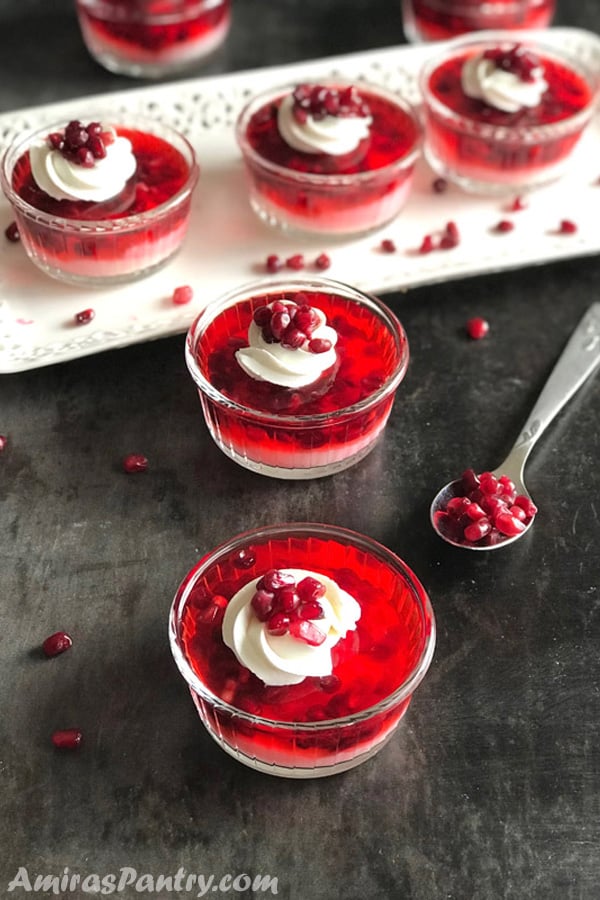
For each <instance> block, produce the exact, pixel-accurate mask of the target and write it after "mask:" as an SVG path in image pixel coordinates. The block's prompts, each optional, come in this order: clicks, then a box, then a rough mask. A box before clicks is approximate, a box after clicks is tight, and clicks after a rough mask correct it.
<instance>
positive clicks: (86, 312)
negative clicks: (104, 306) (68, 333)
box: [75, 309, 96, 325]
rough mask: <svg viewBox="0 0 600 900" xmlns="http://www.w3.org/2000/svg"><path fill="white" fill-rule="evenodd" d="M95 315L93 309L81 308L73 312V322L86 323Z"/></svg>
mask: <svg viewBox="0 0 600 900" xmlns="http://www.w3.org/2000/svg"><path fill="white" fill-rule="evenodd" d="M95 315H96V312H95V310H93V309H82V310H81V312H78V313H75V323H76V324H77V325H87V324H88V322H91V321H92V319H93V318H94V316H95Z"/></svg>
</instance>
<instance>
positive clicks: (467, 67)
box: [461, 54, 548, 113]
mask: <svg viewBox="0 0 600 900" xmlns="http://www.w3.org/2000/svg"><path fill="white" fill-rule="evenodd" d="M461 85H462V89H463V91H464V92H465V94H466V95H467V96H468V97H472V98H473V99H474V100H483V101H484V103H487V104H488V105H489V106H493V107H494V108H495V109H499V110H500V111H501V112H507V113H515V112H519V110H521V109H525V108H528V109H531V108H533V107H535V106H537V105H538V104H539V103H540V101H541V99H542V96H543V95H544V93H545V91H546V90H547V88H548V83H547V82H546V80H545V78H544V69H543V67H542V66H541V65H539V66H535V67H533V68H530V69H528V71H527V77H526V78H523V77H522V74H521V73H519V72H518V71H511V70H510V69H506V68H502V67H501V66H499V65H497V61H496V60H495V59H493V58H490V57H489V56H486V55H485V54H481V55H478V56H473V57H471V58H470V59H468V60H467V61H466V62H465V64H464V65H463V67H462V71H461Z"/></svg>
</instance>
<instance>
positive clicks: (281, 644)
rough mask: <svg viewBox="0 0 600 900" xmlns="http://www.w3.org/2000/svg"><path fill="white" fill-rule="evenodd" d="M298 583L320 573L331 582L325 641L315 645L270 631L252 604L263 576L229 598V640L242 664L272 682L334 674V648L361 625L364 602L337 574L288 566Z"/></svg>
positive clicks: (324, 603) (323, 621)
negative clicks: (340, 583) (332, 653)
mask: <svg viewBox="0 0 600 900" xmlns="http://www.w3.org/2000/svg"><path fill="white" fill-rule="evenodd" d="M281 571H283V572H284V573H286V574H289V575H291V576H292V577H293V578H294V580H295V581H296V582H299V581H301V580H302V579H303V578H307V577H310V578H316V579H318V580H319V581H320V582H321V583H322V584H323V585H324V586H325V594H324V595H323V596H322V597H320V598H319V601H318V602H319V604H320V606H321V608H322V611H323V617H322V618H319V619H315V620H314V625H315V626H316V627H317V628H318V629H319V630H320V631H322V632H323V633H324V634H325V639H324V641H323V643H321V644H320V645H319V646H312V645H310V644H307V643H305V642H304V641H302V640H298V639H297V638H295V637H293V636H292V635H291V634H282V635H273V634H269V632H268V631H267V629H266V627H265V623H264V622H261V621H260V620H259V619H258V617H257V616H256V615H255V613H254V610H253V608H252V598H253V596H254V594H255V592H256V585H257V583H258V582H259V581H260V578H254V579H253V580H252V581H250V582H248V584H246V585H244V587H242V588H241V589H240V590H239V591H238V592H237V593H236V594H234V596H233V597H232V598H231V600H230V601H229V603H228V605H227V608H226V610H225V616H224V618H223V626H222V629H223V630H222V634H223V641H224V643H225V644H226V645H227V646H228V647H229V648H230V650H232V651H233V652H234V654H235V655H236V657H237V659H238V662H239V663H240V665H242V666H245V667H246V668H248V669H250V671H251V672H253V673H254V674H255V675H256V676H257V677H258V678H260V679H261V681H263V682H264V684H266V685H270V686H274V685H285V684H299V683H300V682H301V681H303V680H304V679H305V678H306V677H307V676H313V677H324V676H326V675H331V674H332V670H333V662H332V659H331V649H332V648H333V647H335V645H336V644H337V643H338V641H340V640H341V639H342V638H343V637H345V636H346V634H347V633H348V632H349V631H353V630H354V629H355V628H356V623H357V622H358V620H359V619H360V615H361V609H360V605H359V604H358V602H357V601H356V600H355V599H354V597H352V596H351V595H350V594H349V593H348V592H347V591H344V590H343V589H342V588H340V586H339V585H338V584H337V582H335V581H334V580H333V579H332V578H329V577H328V576H327V575H321V574H319V573H316V572H310V571H307V570H305V569H292V568H289V569H283V570H281Z"/></svg>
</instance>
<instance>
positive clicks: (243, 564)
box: [233, 547, 256, 569]
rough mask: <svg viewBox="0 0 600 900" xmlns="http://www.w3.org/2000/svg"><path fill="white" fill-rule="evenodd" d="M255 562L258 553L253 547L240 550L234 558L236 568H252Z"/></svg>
mask: <svg viewBox="0 0 600 900" xmlns="http://www.w3.org/2000/svg"><path fill="white" fill-rule="evenodd" d="M255 562H256V553H255V552H254V550H253V549H252V548H251V547H247V548H246V549H243V550H240V552H239V553H238V554H237V555H236V556H235V558H234V560H233V564H234V566H235V567H236V569H251V568H252V566H253V565H254V563H255Z"/></svg>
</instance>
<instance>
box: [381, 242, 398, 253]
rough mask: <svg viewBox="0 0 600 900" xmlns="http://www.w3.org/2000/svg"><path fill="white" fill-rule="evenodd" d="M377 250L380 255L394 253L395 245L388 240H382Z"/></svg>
mask: <svg viewBox="0 0 600 900" xmlns="http://www.w3.org/2000/svg"><path fill="white" fill-rule="evenodd" d="M379 249H380V250H381V252H382V253H395V252H396V245H395V243H394V242H393V241H392V240H391V239H390V238H384V239H383V240H382V242H381V244H380V245H379Z"/></svg>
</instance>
